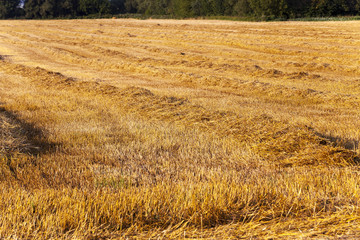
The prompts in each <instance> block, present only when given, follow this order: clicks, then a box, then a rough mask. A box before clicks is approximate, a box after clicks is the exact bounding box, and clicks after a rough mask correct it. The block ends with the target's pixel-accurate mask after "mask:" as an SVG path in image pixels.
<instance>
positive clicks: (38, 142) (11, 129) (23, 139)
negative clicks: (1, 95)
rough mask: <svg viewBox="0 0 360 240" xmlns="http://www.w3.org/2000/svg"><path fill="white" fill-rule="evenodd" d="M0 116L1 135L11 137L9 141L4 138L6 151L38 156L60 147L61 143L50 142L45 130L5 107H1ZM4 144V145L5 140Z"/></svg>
mask: <svg viewBox="0 0 360 240" xmlns="http://www.w3.org/2000/svg"><path fill="white" fill-rule="evenodd" d="M0 104H1V103H0ZM0 116H1V121H0V124H1V127H0V137H2V138H8V139H10V140H9V141H6V139H4V140H5V145H7V146H5V152H12V151H17V152H20V153H24V154H29V155H33V156H38V155H42V154H47V153H51V152H55V151H56V149H59V147H60V144H58V143H54V142H49V141H48V140H47V137H46V133H45V132H44V130H42V129H40V128H38V127H36V126H35V125H34V124H31V123H27V122H25V121H23V120H21V119H20V118H19V117H18V116H17V115H16V114H14V113H12V112H9V111H7V110H6V109H5V108H4V107H0ZM2 144H3V145H4V143H3V142H2ZM2 148H4V146H2ZM3 150H4V149H3Z"/></svg>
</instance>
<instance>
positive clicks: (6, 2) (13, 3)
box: [0, 0, 20, 19]
mask: <svg viewBox="0 0 360 240" xmlns="http://www.w3.org/2000/svg"><path fill="white" fill-rule="evenodd" d="M19 3H20V2H19V0H1V1H0V18H1V19H5V18H10V17H14V16H15V15H16V8H17V6H18V5H19Z"/></svg>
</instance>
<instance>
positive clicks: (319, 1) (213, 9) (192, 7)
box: [0, 0, 360, 20]
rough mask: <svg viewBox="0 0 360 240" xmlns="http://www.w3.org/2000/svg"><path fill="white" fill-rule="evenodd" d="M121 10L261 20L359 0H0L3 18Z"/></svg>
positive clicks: (346, 10) (324, 11) (357, 9)
mask: <svg viewBox="0 0 360 240" xmlns="http://www.w3.org/2000/svg"><path fill="white" fill-rule="evenodd" d="M118 14H142V15H144V16H156V15H157V16H168V17H178V18H189V17H201V16H239V17H252V18H255V19H260V20H268V19H289V18H299V17H328V16H354V15H359V14H360V0H25V1H24V0H0V19H7V18H27V19H52V18H80V17H104V16H111V15H118Z"/></svg>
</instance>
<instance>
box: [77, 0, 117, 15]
mask: <svg viewBox="0 0 360 240" xmlns="http://www.w3.org/2000/svg"><path fill="white" fill-rule="evenodd" d="M79 10H80V13H81V14H82V15H91V14H99V15H100V16H101V15H102V14H106V13H109V12H110V2H109V1H108V0H79Z"/></svg>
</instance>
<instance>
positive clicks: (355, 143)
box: [316, 132, 359, 152]
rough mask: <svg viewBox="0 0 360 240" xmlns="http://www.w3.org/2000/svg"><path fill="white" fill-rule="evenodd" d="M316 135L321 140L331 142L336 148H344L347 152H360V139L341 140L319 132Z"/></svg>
mask: <svg viewBox="0 0 360 240" xmlns="http://www.w3.org/2000/svg"><path fill="white" fill-rule="evenodd" d="M316 134H317V135H318V136H319V137H321V138H325V139H326V140H328V141H329V142H331V143H332V144H333V145H334V146H337V147H343V148H345V149H347V150H352V151H355V152H356V151H358V150H359V140H358V139H354V138H341V137H337V136H331V135H326V134H322V133H318V132H317V133H316Z"/></svg>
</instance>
